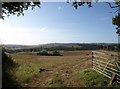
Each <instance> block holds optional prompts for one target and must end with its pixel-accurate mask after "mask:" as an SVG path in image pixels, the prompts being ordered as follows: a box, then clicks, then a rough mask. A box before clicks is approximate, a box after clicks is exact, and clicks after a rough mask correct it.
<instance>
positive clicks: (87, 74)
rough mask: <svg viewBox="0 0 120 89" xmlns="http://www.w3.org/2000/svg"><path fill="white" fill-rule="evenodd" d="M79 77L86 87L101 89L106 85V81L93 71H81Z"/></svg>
mask: <svg viewBox="0 0 120 89" xmlns="http://www.w3.org/2000/svg"><path fill="white" fill-rule="evenodd" d="M79 76H80V79H81V80H83V81H84V83H85V86H86V87H103V86H107V84H108V79H107V78H106V77H104V76H103V75H101V74H100V73H98V72H96V71H94V70H93V69H83V70H81V71H80V73H79Z"/></svg>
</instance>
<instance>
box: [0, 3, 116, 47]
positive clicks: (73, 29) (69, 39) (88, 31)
mask: <svg viewBox="0 0 120 89" xmlns="http://www.w3.org/2000/svg"><path fill="white" fill-rule="evenodd" d="M113 11H114V10H113V9H111V8H110V7H109V6H108V5H107V4H105V3H103V2H102V3H93V7H91V8H88V7H87V5H85V6H84V7H79V8H78V9H77V10H75V8H74V7H73V6H72V5H71V4H70V3H69V4H68V3H65V2H59V3H58V2H51V3H50V2H43V3H42V4H41V8H35V9H34V10H31V8H30V9H29V10H28V11H25V12H24V13H25V15H24V16H20V17H17V16H10V17H5V20H0V24H2V26H1V29H0V39H1V43H3V44H18V45H40V44H49V43H118V36H117V34H116V30H115V26H114V25H113V24H112V17H114V16H115V15H116V14H114V13H110V12H113Z"/></svg>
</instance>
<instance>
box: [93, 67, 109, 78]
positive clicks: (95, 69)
mask: <svg viewBox="0 0 120 89" xmlns="http://www.w3.org/2000/svg"><path fill="white" fill-rule="evenodd" d="M93 70H95V71H97V72H99V73H100V74H103V75H104V76H106V77H108V78H111V77H110V76H108V75H106V74H104V73H102V72H100V71H98V70H97V69H96V68H93Z"/></svg>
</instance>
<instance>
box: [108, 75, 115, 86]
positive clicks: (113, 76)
mask: <svg viewBox="0 0 120 89" xmlns="http://www.w3.org/2000/svg"><path fill="white" fill-rule="evenodd" d="M115 78H116V74H115V73H113V74H112V77H111V80H110V82H109V86H110V85H111V84H112V83H113V82H114V81H115Z"/></svg>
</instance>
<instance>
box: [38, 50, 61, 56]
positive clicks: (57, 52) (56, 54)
mask: <svg viewBox="0 0 120 89" xmlns="http://www.w3.org/2000/svg"><path fill="white" fill-rule="evenodd" d="M37 55H42V56H62V55H61V54H60V52H59V51H53V53H48V52H47V51H46V50H43V51H40V52H38V53H37Z"/></svg>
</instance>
